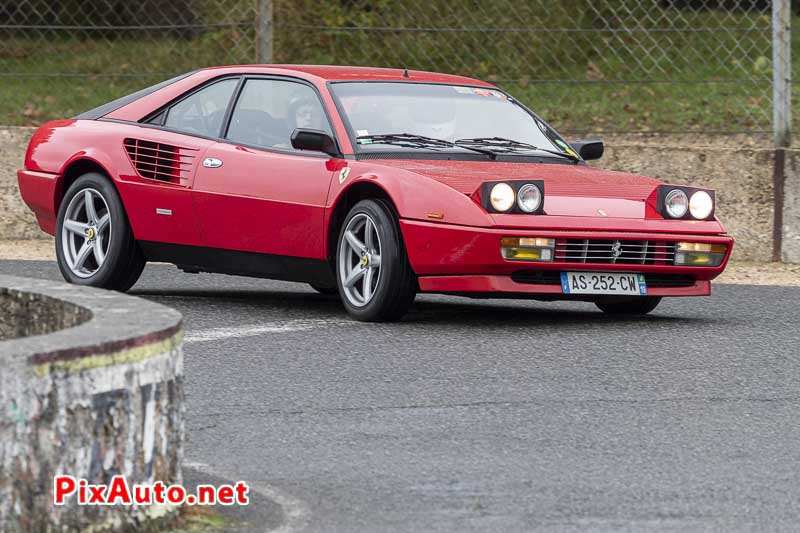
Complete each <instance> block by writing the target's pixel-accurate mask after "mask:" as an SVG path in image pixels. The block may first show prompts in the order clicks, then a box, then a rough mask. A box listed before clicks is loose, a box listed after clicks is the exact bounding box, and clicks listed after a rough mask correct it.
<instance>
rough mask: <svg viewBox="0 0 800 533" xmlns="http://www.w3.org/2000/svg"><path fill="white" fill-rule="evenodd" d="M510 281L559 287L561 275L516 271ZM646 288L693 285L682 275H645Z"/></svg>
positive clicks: (554, 271)
mask: <svg viewBox="0 0 800 533" xmlns="http://www.w3.org/2000/svg"><path fill="white" fill-rule="evenodd" d="M511 279H512V280H513V281H515V282H517V283H525V284H527V285H561V273H560V272H559V271H557V270H518V271H516V272H514V273H513V274H511ZM644 280H645V284H647V286H648V287H691V286H692V285H694V283H695V279H694V278H693V277H692V276H689V275H684V274H645V275H644Z"/></svg>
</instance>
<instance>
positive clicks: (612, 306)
mask: <svg viewBox="0 0 800 533" xmlns="http://www.w3.org/2000/svg"><path fill="white" fill-rule="evenodd" d="M660 302H661V297H660V296H646V297H644V298H630V299H628V298H625V299H614V300H600V301H597V302H595V303H594V304H595V305H596V306H597V307H599V308H600V310H601V311H602V312H604V313H608V314H610V315H646V314H647V313H649V312H650V311H652V310H653V309H655V308H656V307H657V306H658V304H659V303H660Z"/></svg>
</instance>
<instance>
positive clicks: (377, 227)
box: [336, 200, 417, 322]
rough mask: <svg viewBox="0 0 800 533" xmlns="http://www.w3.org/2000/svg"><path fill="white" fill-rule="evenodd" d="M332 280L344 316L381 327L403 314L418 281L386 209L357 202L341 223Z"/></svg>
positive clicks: (382, 204) (376, 202) (378, 203)
mask: <svg viewBox="0 0 800 533" xmlns="http://www.w3.org/2000/svg"><path fill="white" fill-rule="evenodd" d="M337 250H338V253H337V255H336V280H337V285H338V287H339V295H340V296H341V298H342V302H343V303H344V306H345V309H347V312H348V313H349V314H350V315H351V316H352V317H354V318H355V319H357V320H361V321H365V322H383V321H389V320H397V319H399V318H401V317H402V316H403V315H405V314H406V312H407V311H408V308H409V307H410V306H411V304H412V302H413V301H414V297H415V295H416V290H417V279H416V276H415V275H414V272H413V270H412V269H411V265H410V264H409V262H408V257H407V256H406V249H405V246H404V244H403V240H402V236H401V234H400V228H399V227H398V224H397V219H396V218H395V215H394V212H393V211H392V209H391V207H390V206H389V205H388V204H387V203H386V202H384V201H382V200H362V201H360V202H358V203H357V204H356V205H355V206H353V208H352V209H351V210H350V212H349V213H348V214H347V217H346V218H345V221H344V224H343V226H342V231H341V232H340V233H339V243H338V248H337Z"/></svg>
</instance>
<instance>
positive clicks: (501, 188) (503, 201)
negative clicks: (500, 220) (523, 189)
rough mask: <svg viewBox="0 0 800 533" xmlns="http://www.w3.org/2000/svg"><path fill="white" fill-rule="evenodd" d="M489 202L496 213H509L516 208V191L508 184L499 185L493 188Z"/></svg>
mask: <svg viewBox="0 0 800 533" xmlns="http://www.w3.org/2000/svg"><path fill="white" fill-rule="evenodd" d="M489 202H490V203H491V204H492V207H493V208H494V209H495V211H500V212H501V213H503V212H505V211H508V210H509V209H511V208H512V207H513V206H514V189H512V188H511V186H510V185H509V184H508V183H498V184H497V185H495V186H494V187H492V192H491V193H490V194H489Z"/></svg>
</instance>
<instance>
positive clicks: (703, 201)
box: [657, 185, 715, 220]
mask: <svg viewBox="0 0 800 533" xmlns="http://www.w3.org/2000/svg"><path fill="white" fill-rule="evenodd" d="M657 201H658V212H659V213H661V215H662V216H663V217H664V218H674V219H681V220H684V219H689V220H709V219H712V218H714V203H715V202H714V191H706V190H703V189H693V188H690V187H673V186H671V185H661V186H659V188H658V200H657Z"/></svg>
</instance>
